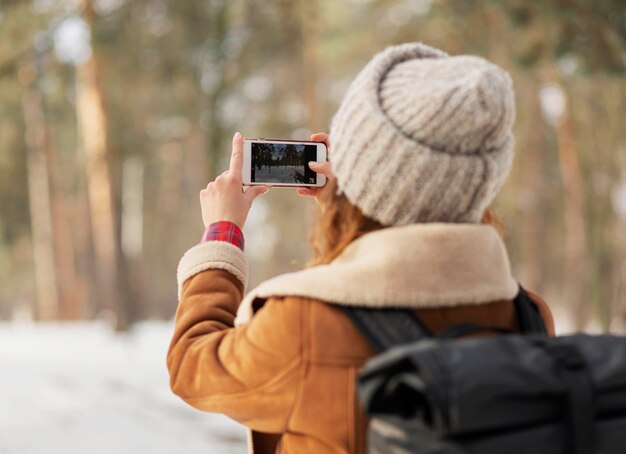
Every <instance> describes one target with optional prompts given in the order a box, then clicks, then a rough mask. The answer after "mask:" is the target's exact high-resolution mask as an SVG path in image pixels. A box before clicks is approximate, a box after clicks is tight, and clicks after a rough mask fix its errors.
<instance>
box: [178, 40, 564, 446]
mask: <svg viewBox="0 0 626 454" xmlns="http://www.w3.org/2000/svg"><path fill="white" fill-rule="evenodd" d="M513 121H514V99H513V91H512V86H511V80H510V77H509V75H508V74H507V73H506V72H505V71H503V70H502V69H500V68H498V67H497V66H495V65H493V64H490V63H488V62H487V61H485V60H483V59H480V58H477V57H470V56H455V57H449V56H448V55H447V54H445V53H444V52H441V51H439V50H436V49H433V48H430V47H428V46H425V45H422V44H404V45H401V46H395V47H391V48H388V49H387V50H385V51H384V52H382V53H380V54H378V55H377V56H376V57H375V58H374V59H373V60H372V61H371V62H370V63H369V64H368V65H367V66H366V67H365V68H364V69H363V70H362V71H361V73H360V74H359V75H358V77H357V78H356V79H355V81H354V82H353V83H352V85H351V87H350V89H349V91H348V93H347V94H346V96H345V98H344V100H343V102H342V104H341V106H340V108H339V110H338V112H337V114H336V115H335V117H334V119H333V122H332V125H331V132H330V144H331V145H332V149H331V157H332V172H331V168H330V165H325V164H321V165H317V166H313V165H312V168H313V169H314V170H316V171H319V172H323V173H325V174H327V176H328V177H329V183H328V185H327V187H325V188H324V189H322V190H311V189H300V190H299V193H300V194H301V195H309V196H313V197H315V198H316V199H317V201H318V203H319V205H320V208H321V210H320V217H319V219H318V221H317V225H316V228H315V230H314V236H313V249H314V260H313V266H311V267H309V268H307V269H305V270H303V271H300V272H296V273H290V274H286V275H283V276H279V277H277V278H274V279H271V280H269V281H266V282H265V283H263V284H261V285H260V286H259V287H258V288H256V289H254V290H253V291H251V292H250V293H249V294H248V295H247V296H246V297H245V298H244V299H243V301H242V298H243V296H244V292H245V288H246V279H247V265H246V260H245V257H244V254H243V236H242V235H241V230H240V229H241V228H242V226H243V224H244V223H245V220H246V216H247V214H248V210H249V209H250V206H251V204H252V202H253V200H254V198H256V197H257V196H258V195H260V194H262V193H263V192H264V191H266V189H265V188H250V189H249V190H248V191H246V192H245V193H242V190H241V161H242V138H241V135H239V134H238V133H237V134H235V136H234V138H233V151H232V157H231V164H230V168H229V170H228V171H227V172H225V173H223V174H222V175H221V176H219V177H218V178H217V179H216V180H215V181H214V182H212V183H210V184H209V185H208V186H207V188H206V189H204V190H203V191H201V194H200V195H201V197H200V198H201V207H202V215H203V221H204V224H205V226H206V227H207V230H206V231H205V236H204V241H203V242H202V243H200V244H199V245H197V246H194V247H193V248H192V249H190V250H189V251H188V252H187V253H186V254H185V255H184V256H183V258H182V259H181V262H180V264H179V268H178V283H179V300H180V303H179V307H178V311H177V314H176V328H175V332H174V337H173V340H172V344H171V347H170V350H169V353H168V367H169V371H170V375H171V386H172V389H173V391H174V392H175V393H176V394H178V395H179V396H180V397H181V398H183V399H184V400H185V401H186V402H188V403H189V404H190V405H192V406H194V407H196V408H198V409H200V410H205V411H211V412H220V413H224V414H226V415H228V416H230V417H231V418H233V419H235V420H237V421H239V422H241V423H242V424H245V425H246V426H247V427H248V428H250V429H251V430H252V437H251V441H252V448H253V449H254V452H255V453H274V452H279V453H282V454H284V453H309V452H311V453H327V452H328V453H363V452H365V430H366V425H367V421H366V419H365V417H364V415H363V413H362V412H361V410H360V409H359V406H358V403H357V399H356V396H355V378H356V375H357V372H358V370H359V368H360V367H361V366H362V364H363V363H364V362H365V361H366V360H367V358H368V357H370V356H371V355H372V354H373V350H372V349H371V348H370V347H369V346H368V344H367V343H366V341H365V340H364V339H363V338H362V337H361V335H360V334H359V333H358V332H357V330H356V329H355V328H354V327H353V326H352V324H351V322H350V321H349V320H348V319H347V318H346V316H345V315H344V314H343V313H342V311H341V310H340V309H339V308H338V306H341V305H359V306H369V307H409V308H414V309H415V310H416V312H417V313H418V315H419V316H420V318H421V319H422V321H423V322H424V323H425V324H426V325H427V326H428V327H429V328H430V329H431V330H432V331H433V332H435V333H437V332H440V331H442V330H444V329H446V328H448V327H450V326H452V325H455V324H459V323H478V324H484V325H488V326H501V327H503V328H509V329H518V323H517V319H516V315H515V310H514V306H513V303H512V299H513V298H514V297H515V295H516V293H517V291H518V287H517V283H516V281H515V280H514V279H513V277H512V276H511V272H510V267H509V262H508V258H507V254H506V250H505V248H504V245H503V243H502V241H501V239H500V236H499V234H498V232H497V230H496V229H495V228H494V227H493V226H491V225H485V224H481V220H486V221H488V218H489V216H490V212H489V210H488V209H487V207H488V206H489V204H490V203H491V202H492V200H493V199H494V197H495V196H496V194H497V192H498V190H499V189H500V187H501V186H502V184H503V182H504V180H505V178H506V176H507V174H508V171H509V168H510V165H511V161H512V157H513V136H512V126H513ZM312 140H316V141H327V140H328V138H327V137H326V136H325V135H323V134H318V135H314V136H313V138H312ZM534 300H535V302H536V304H537V306H538V308H539V310H540V312H541V314H542V316H543V318H544V320H545V322H546V325H547V327H548V331H549V332H550V333H553V332H554V326H553V322H552V317H551V315H550V311H549V309H548V308H547V306H546V305H545V303H544V302H543V301H541V300H540V299H539V298H538V297H534ZM236 316H237V323H235V317H236ZM235 324H236V325H237V326H236V327H235Z"/></svg>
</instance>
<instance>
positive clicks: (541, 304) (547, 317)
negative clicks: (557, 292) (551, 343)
mask: <svg viewBox="0 0 626 454" xmlns="http://www.w3.org/2000/svg"><path fill="white" fill-rule="evenodd" d="M526 293H528V296H530V299H532V300H533V303H535V306H537V309H538V310H539V313H540V314H541V317H542V318H543V321H544V323H545V324H546V329H547V330H548V335H549V336H554V335H555V327H554V316H553V315H552V311H551V310H550V306H548V303H546V301H545V300H544V299H543V298H542V297H541V296H539V294H537V293H535V292H532V291H530V290H526Z"/></svg>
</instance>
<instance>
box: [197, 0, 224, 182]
mask: <svg viewBox="0 0 626 454" xmlns="http://www.w3.org/2000/svg"><path fill="white" fill-rule="evenodd" d="M228 12H229V5H228V1H223V2H221V3H219V5H218V6H216V7H215V8H214V11H213V13H212V15H211V24H212V26H213V27H212V32H213V33H212V38H213V42H214V43H217V44H218V46H216V48H214V49H213V52H214V54H215V62H214V64H215V67H214V68H211V70H212V71H219V77H218V79H217V80H216V81H215V85H214V87H213V90H212V91H211V93H210V95H209V99H208V106H207V115H208V120H207V121H208V122H207V126H208V130H207V145H208V150H209V159H208V166H209V178H211V179H213V178H215V177H216V176H217V174H218V169H217V167H218V162H219V157H220V155H221V153H222V152H223V151H224V146H225V144H224V142H223V135H224V126H223V122H222V117H221V114H222V113H221V106H222V98H223V97H224V95H225V94H226V88H227V64H228V55H227V54H226V53H225V52H224V50H223V48H222V43H224V42H225V41H226V38H227V37H228V29H229V17H228ZM203 71H206V69H203Z"/></svg>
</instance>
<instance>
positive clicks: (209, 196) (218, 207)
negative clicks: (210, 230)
mask: <svg viewBox="0 0 626 454" xmlns="http://www.w3.org/2000/svg"><path fill="white" fill-rule="evenodd" d="M242 166H243V137H241V134H239V133H238V132H237V133H235V135H234V136H233V151H232V154H231V156H230V167H229V169H228V170H227V171H225V172H224V173H222V174H221V175H220V176H218V177H217V178H216V179H215V181H212V182H211V183H209V184H208V185H207V187H206V189H203V190H202V191H200V207H201V208H202V222H204V226H205V227H208V226H209V225H210V224H212V223H213V222H217V221H230V222H232V223H234V224H236V225H237V227H239V228H240V229H243V225H244V224H245V223H246V218H247V217H248V212H249V211H250V207H252V202H253V201H254V199H256V198H257V197H258V196H260V195H261V194H265V193H266V192H267V191H269V188H268V187H267V186H251V187H249V188H248V189H247V190H246V191H245V192H243V186H242V180H241V168H242Z"/></svg>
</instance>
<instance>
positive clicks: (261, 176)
mask: <svg viewBox="0 0 626 454" xmlns="http://www.w3.org/2000/svg"><path fill="white" fill-rule="evenodd" d="M250 154H251V166H250V167H251V169H250V172H251V181H252V182H253V183H292V184H295V183H302V184H315V176H316V174H315V172H314V171H313V170H311V169H310V168H309V166H308V162H309V161H315V160H316V155H317V147H316V146H315V145H304V144H287V143H259V142H253V143H252V149H251V153H250Z"/></svg>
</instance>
